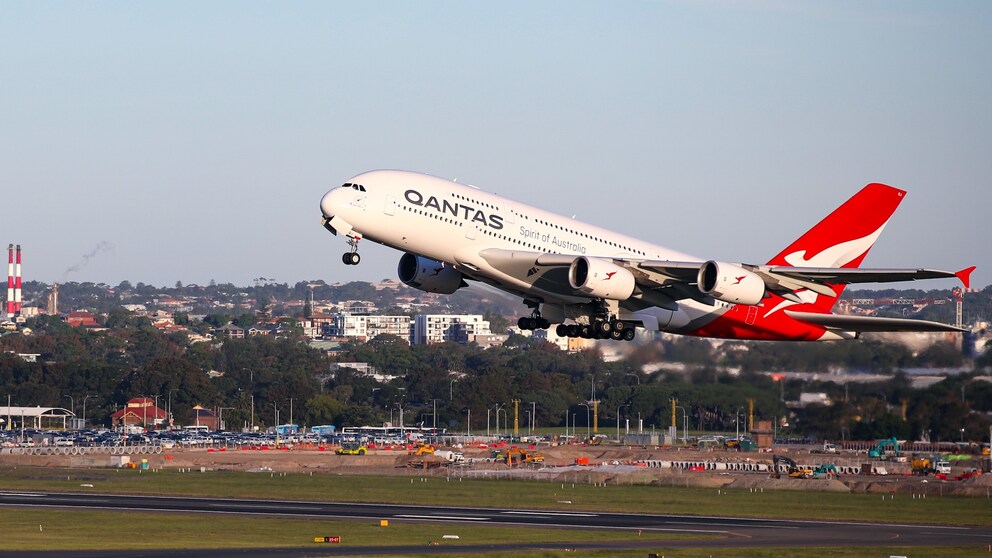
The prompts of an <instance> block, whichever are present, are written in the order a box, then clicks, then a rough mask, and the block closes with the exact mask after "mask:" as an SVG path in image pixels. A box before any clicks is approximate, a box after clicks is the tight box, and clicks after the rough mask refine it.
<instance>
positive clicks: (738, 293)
mask: <svg viewBox="0 0 992 558" xmlns="http://www.w3.org/2000/svg"><path fill="white" fill-rule="evenodd" d="M696 282H697V284H698V285H699V290H700V291H701V292H702V293H703V294H706V295H709V296H712V297H713V298H715V299H717V300H722V301H724V302H729V303H732V304H746V305H748V306H754V305H755V304H758V303H759V302H761V299H763V298H765V282H764V281H762V280H761V277H758V276H757V275H755V274H754V273H752V272H750V271H748V270H746V269H744V268H743V267H740V266H737V265H734V264H728V263H724V262H717V261H713V260H710V261H708V262H706V263H704V264H703V266H702V267H700V268H699V276H698V277H697V278H696Z"/></svg>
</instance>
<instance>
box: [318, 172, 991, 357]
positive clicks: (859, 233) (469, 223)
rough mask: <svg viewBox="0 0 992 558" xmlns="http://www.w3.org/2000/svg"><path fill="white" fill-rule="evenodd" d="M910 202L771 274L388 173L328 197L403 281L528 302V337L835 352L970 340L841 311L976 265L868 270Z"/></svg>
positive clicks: (868, 206) (867, 214)
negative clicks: (658, 335) (856, 299)
mask: <svg viewBox="0 0 992 558" xmlns="http://www.w3.org/2000/svg"><path fill="white" fill-rule="evenodd" d="M905 194H906V192H905V191H903V190H899V189H897V188H893V187H891V186H886V185H884V184H868V185H867V186H865V187H864V188H863V189H862V190H861V191H859V192H858V193H857V194H855V195H854V196H853V197H851V198H850V199H849V200H848V201H847V202H845V203H844V204H842V205H841V206H840V207H839V208H837V209H836V210H835V211H834V212H832V213H831V214H829V215H828V216H827V217H826V218H824V219H823V220H822V221H820V222H819V223H818V224H817V225H815V226H814V227H813V228H811V229H810V230H809V231H808V232H806V233H805V234H804V235H802V236H801V237H799V239H797V240H796V241H795V242H793V243H792V244H790V245H789V246H787V247H786V248H785V249H784V250H782V251H781V252H780V253H779V254H778V255H776V256H775V257H773V258H771V259H770V260H769V261H768V262H767V263H766V264H764V265H757V264H750V263H728V262H723V261H717V260H704V259H700V258H696V257H693V256H689V255H687V254H683V253H680V252H676V251H673V250H670V249H668V248H664V247H661V246H657V245H655V244H652V243H649V242H645V241H642V240H638V239H636V238H632V237H630V236H626V235H622V234H619V233H616V232H612V231H609V230H607V229H604V228H601V227H597V226H594V225H591V224H588V223H583V222H580V221H578V220H575V219H574V218H569V217H564V216H561V215H557V214H555V213H552V212H549V211H545V210H542V209H539V208H536V207H532V206H529V205H525V204H523V203H520V202H517V201H513V200H510V199H507V198H504V197H500V196H497V195H495V194H491V193H488V192H485V191H482V190H480V189H478V188H476V187H474V186H469V185H465V184H461V183H458V182H454V181H451V180H446V179H443V178H439V177H436V176H431V175H428V174H422V173H417V172H411V171H401V170H375V171H371V172H366V173H363V174H359V175H358V176H355V177H354V178H351V179H349V180H347V181H346V182H345V183H344V185H342V186H339V187H336V188H334V189H332V190H330V191H328V192H327V193H326V194H324V196H323V197H322V198H321V200H320V208H321V213H322V218H321V223H322V224H323V226H324V228H326V229H327V230H328V231H330V232H331V233H333V234H335V235H338V234H340V235H342V236H344V237H345V238H346V239H347V242H348V245H349V247H350V250H349V251H348V252H345V253H344V254H343V255H342V261H343V262H344V263H345V264H346V265H357V264H358V263H359V262H360V261H361V256H360V255H359V253H358V246H359V242H360V241H361V240H366V239H367V240H370V241H372V242H376V243H379V244H382V245H385V246H389V247H391V248H394V249H396V250H400V251H402V252H404V253H403V255H402V256H401V257H400V260H399V265H398V269H397V271H398V275H399V278H400V280H401V281H402V282H403V283H404V284H406V285H408V286H410V287H414V288H417V289H420V290H423V291H426V292H431V293H440V294H451V293H454V292H455V291H456V290H458V289H460V288H463V287H466V286H467V285H468V283H467V281H476V282H479V283H484V284H487V285H492V286H494V287H496V288H498V289H500V290H502V291H505V292H507V293H510V294H512V295H515V296H519V297H521V298H522V299H523V302H524V304H525V305H526V306H527V307H528V308H530V310H531V313H530V314H529V315H525V316H522V317H521V318H520V319H519V320H518V326H519V327H520V328H521V329H522V330H534V329H548V328H550V327H551V326H552V325H554V324H557V325H556V327H555V333H557V334H558V335H559V336H561V337H566V336H567V337H584V338H592V339H614V340H625V341H630V340H633V339H634V337H635V329H636V328H638V327H640V328H644V329H646V330H648V331H664V332H671V333H677V334H683V335H692V336H700V337H716V338H724V339H751V340H780V341H826V340H840V339H853V338H856V337H858V336H859V335H860V334H861V333H863V332H879V331H962V330H960V329H959V328H956V327H954V326H950V325H947V324H942V323H938V322H932V321H923V320H913V319H905V318H882V317H870V316H855V315H845V314H834V313H833V312H832V311H831V309H832V308H833V307H834V305H835V303H836V302H837V300H838V298H839V297H840V294H841V293H842V292H843V290H844V288H845V287H846V286H847V285H849V284H855V283H885V282H895V281H912V280H921V279H938V278H950V277H957V278H958V279H959V280H960V281H961V282H962V283H963V284H964V285H965V287H967V286H968V284H969V280H970V275H971V272H972V271H974V269H975V267H974V266H972V267H969V268H966V269H962V270H961V271H957V272H949V271H941V270H934V269H869V268H860V265H861V262H862V261H863V260H864V259H865V256H866V255H867V254H868V251H869V249H870V248H871V247H872V245H873V244H874V242H875V241H876V239H877V238H878V237H879V235H880V234H881V233H882V229H884V228H885V225H886V223H888V221H889V218H890V217H891V216H892V214H893V212H894V211H895V209H896V207H897V206H898V205H899V203H900V202H901V201H902V200H903V197H904V196H905Z"/></svg>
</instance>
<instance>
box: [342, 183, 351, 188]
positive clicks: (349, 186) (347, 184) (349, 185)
mask: <svg viewBox="0 0 992 558" xmlns="http://www.w3.org/2000/svg"><path fill="white" fill-rule="evenodd" d="M352 186H354V184H352V183H351V182H345V183H344V184H342V185H341V187H342V188H351V187H352Z"/></svg>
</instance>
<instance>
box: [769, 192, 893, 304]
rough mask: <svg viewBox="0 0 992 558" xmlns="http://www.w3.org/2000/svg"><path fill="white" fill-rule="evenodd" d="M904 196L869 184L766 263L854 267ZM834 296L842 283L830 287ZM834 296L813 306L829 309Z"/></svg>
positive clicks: (842, 288)
mask: <svg viewBox="0 0 992 558" xmlns="http://www.w3.org/2000/svg"><path fill="white" fill-rule="evenodd" d="M905 195H906V192H905V191H904V190H899V189H898V188H893V187H891V186H886V185H884V184H869V185H867V186H865V187H864V188H862V189H861V191H860V192H858V193H857V194H855V195H854V196H852V197H851V199H849V200H847V201H846V202H844V204H843V205H841V206H840V207H838V208H837V209H836V210H834V212H833V213H831V214H830V215H827V216H826V218H824V219H823V220H822V221H820V222H819V223H817V224H816V225H815V226H814V227H813V228H811V229H810V230H808V231H806V234H804V235H802V236H801V237H799V239H798V240H796V241H795V242H793V243H792V244H790V245H789V247H788V248H786V249H785V250H782V252H781V253H779V254H778V255H777V256H775V257H774V258H772V259H771V260H769V261H768V265H788V266H795V267H847V268H855V267H858V266H860V265H861V262H862V261H863V260H864V259H865V256H867V255H868V251H869V250H870V249H871V247H872V245H873V244H874V243H875V240H877V239H878V237H879V235H880V234H881V233H882V229H884V228H885V224H886V223H888V221H889V218H890V217H892V214H893V213H894V212H895V210H896V208H897V207H899V202H901V201H902V199H903V197H904V196H905ZM833 289H834V292H836V293H837V296H840V294H841V293H842V292H843V291H844V285H835V286H834V287H833ZM835 302H837V299H836V298H830V297H818V300H817V302H816V303H814V306H815V307H817V309H818V310H822V311H829V310H830V308H831V307H832V306H833V305H834V303H835Z"/></svg>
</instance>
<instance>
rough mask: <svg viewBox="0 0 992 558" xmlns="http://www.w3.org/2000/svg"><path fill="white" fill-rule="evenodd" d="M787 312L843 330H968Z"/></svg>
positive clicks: (925, 323) (899, 320)
mask: <svg viewBox="0 0 992 558" xmlns="http://www.w3.org/2000/svg"><path fill="white" fill-rule="evenodd" d="M785 313H786V314H787V315H788V316H789V317H790V318H792V319H794V320H799V321H801V322H806V323H810V324H816V325H821V326H824V327H829V328H833V329H840V330H843V331H856V332H882V331H967V330H965V329H963V328H958V327H954V326H952V325H948V324H942V323H940V322H931V321H927V320H910V319H907V318H879V317H875V316H848V315H842V314H816V313H812V312H793V311H791V310H786V311H785Z"/></svg>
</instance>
